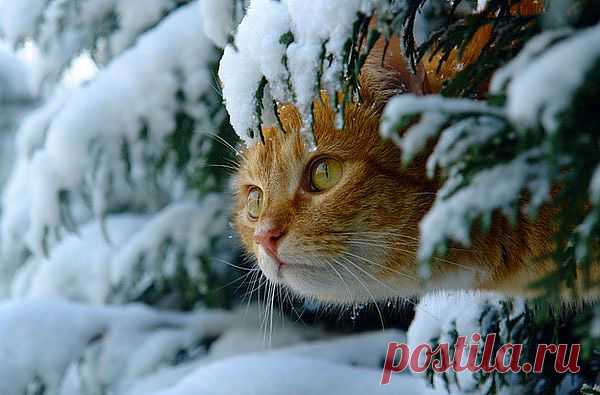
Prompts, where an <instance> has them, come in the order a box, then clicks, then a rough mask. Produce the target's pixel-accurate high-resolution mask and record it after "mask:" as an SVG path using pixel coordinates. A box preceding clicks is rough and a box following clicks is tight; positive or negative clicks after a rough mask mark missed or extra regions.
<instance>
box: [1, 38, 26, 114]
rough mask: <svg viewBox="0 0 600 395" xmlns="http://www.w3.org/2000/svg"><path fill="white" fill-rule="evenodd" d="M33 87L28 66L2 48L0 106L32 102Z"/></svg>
mask: <svg viewBox="0 0 600 395" xmlns="http://www.w3.org/2000/svg"><path fill="white" fill-rule="evenodd" d="M32 97H33V87H32V84H31V80H30V74H29V70H28V68H27V66H26V65H25V64H24V63H23V62H22V61H20V60H19V59H18V58H17V57H16V56H15V55H14V54H12V53H10V52H9V51H7V50H5V49H4V48H2V47H0V104H2V103H4V105H6V103H7V102H19V101H26V100H31V99H32Z"/></svg>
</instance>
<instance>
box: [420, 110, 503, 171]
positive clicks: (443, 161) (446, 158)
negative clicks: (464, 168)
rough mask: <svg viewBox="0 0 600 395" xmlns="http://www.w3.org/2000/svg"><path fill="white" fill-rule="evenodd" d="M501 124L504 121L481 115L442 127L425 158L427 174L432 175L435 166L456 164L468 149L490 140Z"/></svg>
mask: <svg viewBox="0 0 600 395" xmlns="http://www.w3.org/2000/svg"><path fill="white" fill-rule="evenodd" d="M503 126H504V123H503V122H502V121H500V120H498V119H496V118H492V117H486V116H481V117H474V118H467V119H464V120H461V121H459V122H456V123H455V124H454V125H452V126H450V127H448V128H446V129H444V131H443V132H442V134H441V136H440V139H439V141H438V142H437V144H436V146H435V149H434V151H433V153H432V154H431V155H430V156H429V159H428V160H427V174H428V176H429V177H433V176H434V175H435V170H436V168H437V167H439V168H441V169H449V168H450V167H451V166H452V165H453V164H457V163H458V162H460V161H461V160H462V159H463V158H464V156H465V155H466V154H468V152H469V150H471V149H477V147H478V146H481V145H483V144H484V143H486V142H488V141H490V139H491V138H492V137H494V136H495V135H496V134H497V133H498V132H499V130H501V129H502V127H503Z"/></svg>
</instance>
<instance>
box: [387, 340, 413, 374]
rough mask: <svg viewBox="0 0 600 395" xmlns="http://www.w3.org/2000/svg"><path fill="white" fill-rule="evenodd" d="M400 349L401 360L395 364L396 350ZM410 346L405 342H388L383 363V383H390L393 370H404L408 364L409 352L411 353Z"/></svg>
mask: <svg viewBox="0 0 600 395" xmlns="http://www.w3.org/2000/svg"><path fill="white" fill-rule="evenodd" d="M398 350H401V351H402V354H401V355H400V362H398V364H397V365H394V360H395V359H396V352H397V351H398ZM409 352H410V351H409V350H408V346H407V345H406V344H404V343H394V342H389V343H388V349H387V354H386V356H385V363H384V364H383V373H382V375H381V384H382V385H384V384H389V383H390V380H391V376H392V372H394V373H396V372H398V373H400V372H403V371H404V370H405V369H406V367H407V366H408V354H409Z"/></svg>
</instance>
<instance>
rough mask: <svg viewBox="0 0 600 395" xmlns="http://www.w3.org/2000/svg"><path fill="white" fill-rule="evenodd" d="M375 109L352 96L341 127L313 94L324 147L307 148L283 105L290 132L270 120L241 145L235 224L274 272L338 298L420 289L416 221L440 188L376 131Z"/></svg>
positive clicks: (294, 285)
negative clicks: (259, 136) (270, 125)
mask: <svg viewBox="0 0 600 395" xmlns="http://www.w3.org/2000/svg"><path fill="white" fill-rule="evenodd" d="M377 113H378V111H376V110H375V108H374V107H370V106H366V105H362V106H361V105H357V106H353V107H352V108H349V109H348V110H347V113H346V125H345V128H344V130H341V131H339V130H336V129H335V127H334V115H333V113H332V111H331V109H330V108H329V106H327V105H323V104H321V103H320V102H317V104H316V106H315V125H316V126H315V134H316V139H317V143H318V150H317V151H315V152H308V151H307V150H305V149H304V145H303V142H302V138H301V136H300V133H299V128H300V120H299V118H298V115H297V113H296V112H295V111H294V110H293V108H291V107H289V106H288V107H284V108H282V109H280V117H281V120H282V124H283V128H284V129H285V133H284V132H282V131H281V130H275V129H272V130H266V131H265V140H266V141H265V144H262V143H257V144H255V145H254V146H252V147H250V148H247V149H246V150H244V151H243V152H242V162H241V164H240V171H239V173H238V175H237V178H236V183H237V207H236V213H235V224H236V227H237V229H238V232H239V234H240V235H241V239H242V241H243V244H244V246H245V248H246V250H247V252H248V253H249V254H250V255H251V256H253V257H255V258H256V262H257V263H258V265H259V267H260V269H261V270H262V272H263V273H264V275H265V276H266V277H267V278H268V279H269V280H270V281H272V282H274V283H278V284H283V285H285V286H287V287H289V288H291V289H292V290H293V291H295V292H296V293H298V294H300V295H303V296H312V297H317V298H318V299H321V300H329V301H336V302H349V301H358V300H365V301H366V300H371V299H373V298H382V297H386V296H390V295H396V296H397V295H410V294H414V293H415V290H416V287H418V286H419V282H418V280H417V275H416V274H415V272H416V268H415V264H414V261H415V252H416V248H417V245H418V240H417V237H418V222H419V220H420V219H421V217H422V216H423V214H424V213H425V212H426V211H427V209H428V208H429V206H430V205H431V202H432V200H433V197H432V195H433V191H434V190H435V188H434V186H433V185H431V183H429V182H428V181H427V180H426V177H425V175H424V174H423V172H422V170H418V169H420V168H422V166H419V165H417V166H415V167H414V168H409V169H406V168H403V166H402V164H401V163H400V157H401V155H400V153H399V152H398V150H397V148H396V147H395V146H394V145H393V144H392V143H389V142H384V141H382V140H381V139H380V137H379V135H378V132H377V131H378V125H379V116H378V115H377Z"/></svg>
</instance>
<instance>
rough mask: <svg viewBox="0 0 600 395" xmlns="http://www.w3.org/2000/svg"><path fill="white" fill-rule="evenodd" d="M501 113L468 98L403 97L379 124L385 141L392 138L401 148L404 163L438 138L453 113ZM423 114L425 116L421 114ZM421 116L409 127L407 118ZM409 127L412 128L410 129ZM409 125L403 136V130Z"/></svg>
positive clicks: (388, 107) (390, 105)
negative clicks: (434, 138)
mask: <svg viewBox="0 0 600 395" xmlns="http://www.w3.org/2000/svg"><path fill="white" fill-rule="evenodd" d="M464 113H471V114H499V111H498V110H497V109H494V108H492V107H490V106H488V105H487V104H485V103H482V102H477V101H473V100H468V99H447V98H444V97H441V96H434V95H431V96H416V95H413V94H402V95H398V96H395V97H393V98H392V99H391V100H390V101H389V103H388V104H387V105H386V107H385V110H384V112H383V115H382V118H381V124H380V133H381V136H382V137H383V138H387V139H392V141H394V142H395V143H396V144H397V145H398V146H399V147H400V148H401V149H402V158H403V160H404V161H410V160H411V159H412V158H414V157H415V156H416V155H417V154H419V152H420V151H421V150H422V149H423V148H424V147H425V144H427V142H428V141H429V139H430V138H432V137H435V136H437V135H438V133H439V132H440V130H441V129H442V128H443V127H444V125H445V124H446V123H447V122H448V116H449V115H453V114H464ZM421 114H422V115H421ZM414 115H421V116H420V118H419V120H418V121H417V122H416V123H415V124H414V125H410V124H408V125H406V124H405V122H406V120H407V117H411V116H414ZM409 125H410V126H409ZM406 126H409V127H408V129H407V130H406V131H405V132H404V134H403V135H401V134H400V133H401V132H402V129H403V128H405V127H406Z"/></svg>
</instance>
